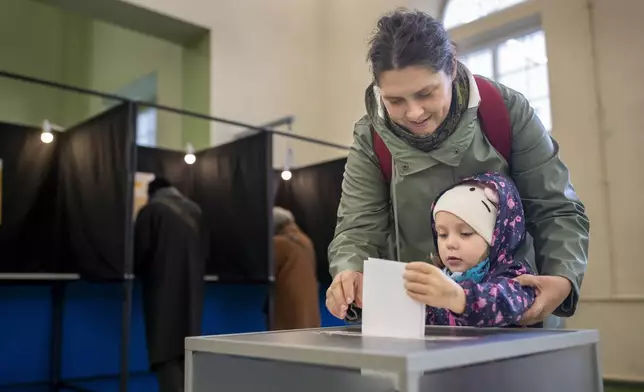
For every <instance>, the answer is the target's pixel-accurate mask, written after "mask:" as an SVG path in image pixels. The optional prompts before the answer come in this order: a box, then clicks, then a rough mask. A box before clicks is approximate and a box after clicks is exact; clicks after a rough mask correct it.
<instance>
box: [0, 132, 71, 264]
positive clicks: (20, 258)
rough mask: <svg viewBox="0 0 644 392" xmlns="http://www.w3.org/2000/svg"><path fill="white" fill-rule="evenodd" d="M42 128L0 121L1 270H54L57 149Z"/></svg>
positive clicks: (57, 139)
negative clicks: (45, 138) (47, 141)
mask: <svg viewBox="0 0 644 392" xmlns="http://www.w3.org/2000/svg"><path fill="white" fill-rule="evenodd" d="M41 132H42V131H41V130H40V129H34V128H31V127H27V126H21V125H14V124H3V123H0V159H1V160H2V180H1V183H0V187H1V193H0V198H1V200H0V203H1V208H2V211H1V212H0V213H1V214H2V215H1V222H0V272H4V273H8V272H14V273H31V272H57V271H58V263H59V260H60V259H59V249H60V244H59V242H58V238H57V233H58V230H57V225H58V222H57V218H58V216H57V211H58V205H57V203H58V194H57V187H58V162H57V155H58V148H59V144H60V136H59V135H56V136H55V138H54V141H53V142H52V143H50V144H45V143H43V142H41V141H40V134H41Z"/></svg>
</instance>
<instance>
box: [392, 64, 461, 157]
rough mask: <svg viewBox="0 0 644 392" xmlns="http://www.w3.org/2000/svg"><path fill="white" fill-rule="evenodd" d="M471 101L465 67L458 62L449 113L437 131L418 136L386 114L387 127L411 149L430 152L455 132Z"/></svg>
mask: <svg viewBox="0 0 644 392" xmlns="http://www.w3.org/2000/svg"><path fill="white" fill-rule="evenodd" d="M469 100H470V84H469V78H468V74H467V71H466V69H465V66H464V65H463V64H461V63H460V62H457V68H456V78H455V79H454V82H453V83H452V103H451V105H450V107H449V113H448V114H447V117H446V118H445V120H443V122H442V123H441V124H440V125H439V126H438V128H437V129H436V131H434V132H432V133H430V134H429V135H423V136H417V135H414V134H413V133H411V132H410V131H409V130H407V129H406V128H405V127H402V126H400V125H398V124H396V123H394V122H393V121H391V120H390V119H389V115H388V114H386V113H385V117H386V121H387V126H388V128H389V129H390V130H391V132H392V133H393V134H394V135H396V136H398V138H400V139H401V140H403V141H404V142H406V143H407V144H409V145H410V146H411V147H414V148H417V149H419V150H421V151H424V152H430V151H432V150H434V149H436V148H437V147H438V146H440V144H441V143H443V142H444V141H445V139H447V138H448V137H449V136H450V135H451V134H452V133H454V131H456V126H457V125H458V122H459V121H460V120H461V116H462V115H463V113H465V110H467V105H468V103H469Z"/></svg>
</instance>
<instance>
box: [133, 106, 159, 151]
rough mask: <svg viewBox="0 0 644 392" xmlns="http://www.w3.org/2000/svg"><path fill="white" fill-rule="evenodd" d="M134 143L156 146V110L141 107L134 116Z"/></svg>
mask: <svg viewBox="0 0 644 392" xmlns="http://www.w3.org/2000/svg"><path fill="white" fill-rule="evenodd" d="M136 144H138V145H139V146H147V147H156V145H157V110H156V109H155V108H141V107H139V113H138V114H137V116H136Z"/></svg>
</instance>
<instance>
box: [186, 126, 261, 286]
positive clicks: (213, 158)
mask: <svg viewBox="0 0 644 392" xmlns="http://www.w3.org/2000/svg"><path fill="white" fill-rule="evenodd" d="M271 142H272V138H271V135H270V134H267V133H260V134H257V135H253V136H249V137H246V138H244V139H240V140H236V141H234V142H232V143H228V144H225V145H222V146H218V147H214V148H211V149H208V150H204V151H201V152H199V153H198V154H197V162H196V163H195V164H194V166H195V167H194V169H195V187H194V191H195V193H194V194H195V197H194V200H195V201H196V202H197V203H198V204H199V205H200V206H201V208H202V209H203V213H204V221H205V222H207V225H208V227H207V231H208V232H209V237H210V238H209V246H210V257H209V258H210V259H209V262H208V266H207V273H208V274H212V275H218V276H219V278H220V280H221V281H224V282H225V281H231V282H266V281H267V279H268V277H269V276H270V275H272V273H269V261H270V260H272V258H271V257H272V255H271V252H272V239H271V225H272V215H270V214H269V213H270V211H271V209H272V203H271V200H270V199H271V198H270V197H269V195H272V190H271V188H272V185H273V184H272V180H273V179H272V143H271Z"/></svg>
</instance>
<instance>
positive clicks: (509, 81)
mask: <svg viewBox="0 0 644 392" xmlns="http://www.w3.org/2000/svg"><path fill="white" fill-rule="evenodd" d="M499 83H502V84H504V85H506V86H508V87H510V88H511V89H514V90H517V91H518V92H520V93H522V94H524V95H525V94H526V90H527V89H528V74H527V72H523V71H520V72H512V73H510V74H505V75H499ZM526 98H528V97H527V96H526ZM528 99H529V98H528Z"/></svg>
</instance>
